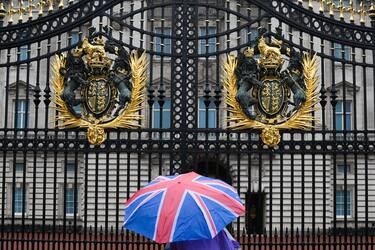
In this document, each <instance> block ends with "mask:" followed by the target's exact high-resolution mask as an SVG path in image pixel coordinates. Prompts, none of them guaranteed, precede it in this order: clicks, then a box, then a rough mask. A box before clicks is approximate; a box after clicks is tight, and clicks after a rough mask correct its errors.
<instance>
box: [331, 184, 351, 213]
mask: <svg viewBox="0 0 375 250" xmlns="http://www.w3.org/2000/svg"><path fill="white" fill-rule="evenodd" d="M338 192H341V193H345V190H342V189H336V193H335V194H334V195H335V202H336V204H335V206H334V209H336V211H334V212H335V214H336V218H339V219H343V218H345V217H346V218H353V213H354V207H353V200H354V199H353V198H354V197H353V190H352V189H351V188H347V190H346V192H347V193H349V194H348V197H349V199H347V201H349V204H345V202H344V201H345V197H343V202H342V203H343V204H340V205H341V206H345V205H346V206H347V207H349V210H348V211H347V212H348V215H345V214H344V213H345V209H342V211H343V214H338V213H337V210H338V206H339V205H338V202H337V200H338V197H337V195H338V194H337V193H338ZM344 208H345V207H344Z"/></svg>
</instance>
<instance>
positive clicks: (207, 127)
mask: <svg viewBox="0 0 375 250" xmlns="http://www.w3.org/2000/svg"><path fill="white" fill-rule="evenodd" d="M201 105H203V107H201ZM211 105H213V106H214V105H215V104H214V103H213V102H210V105H209V106H211ZM197 106H198V121H197V122H198V124H197V125H198V128H203V129H215V128H217V110H216V107H215V106H214V107H211V108H210V107H208V110H207V111H208V121H207V126H203V127H201V126H200V125H201V124H200V122H201V120H200V112H204V116H205V118H206V116H207V115H206V104H205V103H204V98H203V97H199V98H198V105H197ZM210 112H213V113H214V117H215V118H214V126H213V127H210V125H209V124H210ZM204 121H206V119H204ZM205 124H206V122H205Z"/></svg>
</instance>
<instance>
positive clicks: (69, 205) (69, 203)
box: [65, 187, 78, 215]
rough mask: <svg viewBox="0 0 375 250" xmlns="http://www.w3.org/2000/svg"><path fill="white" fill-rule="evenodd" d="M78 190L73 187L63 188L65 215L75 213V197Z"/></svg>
mask: <svg viewBox="0 0 375 250" xmlns="http://www.w3.org/2000/svg"><path fill="white" fill-rule="evenodd" d="M76 192H77V193H78V190H76V188H74V187H66V188H65V214H66V215H74V214H76V213H77V197H76Z"/></svg>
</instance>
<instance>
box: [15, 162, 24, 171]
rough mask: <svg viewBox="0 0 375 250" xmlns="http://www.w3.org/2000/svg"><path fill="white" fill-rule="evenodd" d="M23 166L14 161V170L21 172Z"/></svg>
mask: <svg viewBox="0 0 375 250" xmlns="http://www.w3.org/2000/svg"><path fill="white" fill-rule="evenodd" d="M23 166H24V164H23V163H16V164H15V167H16V171H17V172H23Z"/></svg>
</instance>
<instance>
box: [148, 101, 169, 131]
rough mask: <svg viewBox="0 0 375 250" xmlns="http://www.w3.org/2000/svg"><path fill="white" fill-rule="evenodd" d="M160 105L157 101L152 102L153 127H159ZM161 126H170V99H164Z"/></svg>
mask: <svg viewBox="0 0 375 250" xmlns="http://www.w3.org/2000/svg"><path fill="white" fill-rule="evenodd" d="M160 110H161V109H160V105H159V103H158V102H154V104H153V110H152V127H153V128H160V118H161V117H160V116H161V115H160ZM162 119H163V120H162V122H163V123H162V126H161V127H162V128H170V127H171V100H170V99H166V100H164V104H163V118H162Z"/></svg>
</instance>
